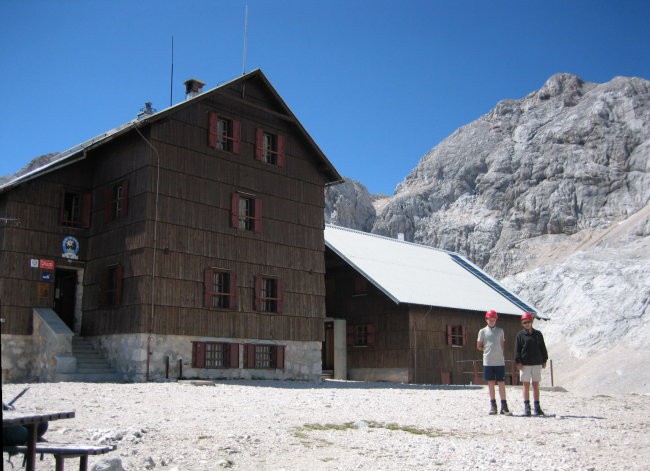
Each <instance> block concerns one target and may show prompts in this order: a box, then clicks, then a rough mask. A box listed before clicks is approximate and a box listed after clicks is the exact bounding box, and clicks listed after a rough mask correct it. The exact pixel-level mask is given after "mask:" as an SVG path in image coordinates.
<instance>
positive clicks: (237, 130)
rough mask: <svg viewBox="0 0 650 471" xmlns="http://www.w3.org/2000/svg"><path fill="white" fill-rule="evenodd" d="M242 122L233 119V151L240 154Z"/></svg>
mask: <svg viewBox="0 0 650 471" xmlns="http://www.w3.org/2000/svg"><path fill="white" fill-rule="evenodd" d="M240 143H241V123H240V122H239V121H236V120H233V122H232V153H233V154H239V149H240V147H241V145H240Z"/></svg>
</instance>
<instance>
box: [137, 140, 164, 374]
mask: <svg viewBox="0 0 650 471" xmlns="http://www.w3.org/2000/svg"><path fill="white" fill-rule="evenodd" d="M135 130H136V131H137V132H138V134H140V137H141V138H142V139H143V140H144V142H146V143H147V145H148V146H149V147H150V148H151V150H153V152H154V153H155V154H156V200H155V205H154V207H155V213H154V221H153V257H152V258H153V259H152V262H151V311H150V317H149V335H148V336H147V372H146V380H147V381H149V369H150V364H151V341H152V340H153V318H154V312H155V303H154V301H155V292H156V252H157V244H158V195H159V185H160V154H159V153H158V151H157V150H156V148H155V147H154V146H153V144H151V142H149V141H148V140H147V138H146V137H144V135H143V134H142V133H141V132H140V130H139V129H138V128H137V127H136V128H135Z"/></svg>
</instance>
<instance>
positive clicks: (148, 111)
mask: <svg viewBox="0 0 650 471" xmlns="http://www.w3.org/2000/svg"><path fill="white" fill-rule="evenodd" d="M156 111H158V110H155V109H154V108H153V106H152V103H151V102H150V101H148V102H146V103H145V104H144V108H140V112H139V113H138V120H141V119H143V118H146V117H147V116H150V115H152V114H154V113H155V112H156Z"/></svg>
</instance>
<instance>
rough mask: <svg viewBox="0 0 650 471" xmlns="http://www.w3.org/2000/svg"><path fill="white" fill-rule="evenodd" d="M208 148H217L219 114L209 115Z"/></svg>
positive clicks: (210, 113) (212, 113) (211, 113)
mask: <svg viewBox="0 0 650 471" xmlns="http://www.w3.org/2000/svg"><path fill="white" fill-rule="evenodd" d="M208 146H209V147H212V148H213V149H216V148H217V113H215V112H213V111H210V112H209V113H208Z"/></svg>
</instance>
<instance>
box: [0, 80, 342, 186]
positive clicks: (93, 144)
mask: <svg viewBox="0 0 650 471" xmlns="http://www.w3.org/2000/svg"><path fill="white" fill-rule="evenodd" d="M252 79H258V80H260V81H261V82H262V83H263V85H264V86H265V87H266V88H267V90H268V91H269V93H270V94H271V96H272V97H273V99H274V101H275V105H276V107H278V108H279V109H280V110H282V114H284V115H286V117H287V119H288V120H289V121H291V122H292V123H293V124H294V125H295V126H296V127H297V129H298V131H299V132H300V134H302V136H303V137H304V138H305V139H306V140H307V142H308V143H309V144H310V145H311V146H312V147H313V149H314V154H315V156H316V158H317V159H318V160H320V164H321V165H319V168H320V170H321V171H322V172H323V173H326V174H327V175H328V183H335V182H339V181H342V180H343V177H342V176H341V175H340V174H339V173H338V171H337V170H336V169H335V168H334V166H333V165H332V163H331V162H330V161H329V160H328V159H327V157H326V156H325V154H323V152H322V151H321V149H320V148H319V147H318V145H317V144H316V142H315V141H314V140H313V139H312V137H311V136H310V135H309V133H307V131H306V130H305V128H304V127H303V126H302V124H301V123H300V121H298V118H296V116H295V115H294V114H293V112H292V111H291V110H290V109H289V107H288V106H287V105H286V103H285V102H284V100H283V99H282V98H281V97H280V95H279V94H278V92H277V91H276V90H275V88H273V86H272V85H271V83H270V82H269V81H268V79H267V78H266V76H265V75H264V73H263V72H262V70H261V69H256V70H254V71H252V72H249V73H247V74H244V75H242V76H241V77H238V78H236V79H234V80H231V81H229V82H226V83H223V84H221V85H218V86H217V87H215V88H213V89H211V90H208V91H205V92H203V93H200V94H198V95H196V96H194V97H192V98H190V99H188V100H185V101H182V102H180V103H177V104H176V105H173V106H170V107H169V108H166V109H164V110H162V111H159V112H157V113H154V114H151V115H145V116H144V117H141V118H139V119H138V118H136V119H133V120H131V121H128V122H126V123H124V124H121V125H119V126H117V127H115V128H113V129H110V130H108V131H106V132H104V133H102V134H99V135H98V136H95V137H93V138H91V139H88V140H87V141H84V142H82V143H81V144H78V145H76V146H74V147H72V148H70V149H68V150H66V151H64V152H61V153H59V154H57V155H56V156H55V157H53V158H52V160H51V161H49V162H48V163H47V164H45V165H43V166H41V167H38V168H36V169H34V170H31V171H30V172H27V173H25V174H23V175H20V176H18V177H16V178H14V179H12V180H9V181H8V182H6V183H4V184H0V193H2V192H4V191H7V190H8V189H10V188H12V187H14V186H17V185H19V184H21V183H23V182H26V181H28V180H31V179H33V178H36V177H38V176H40V175H43V174H45V173H49V172H52V171H54V170H57V169H59V168H61V167H64V166H66V165H70V164H71V163H74V162H76V161H78V160H81V159H85V158H86V153H87V152H88V151H90V150H92V149H94V148H97V147H99V146H101V145H104V144H106V143H108V142H111V141H113V140H114V139H116V138H117V137H119V136H121V135H123V134H125V133H127V132H130V131H132V130H133V129H134V128H136V127H137V128H142V127H144V126H146V125H148V124H151V123H154V122H156V121H158V120H160V119H162V118H163V117H165V116H167V115H169V114H170V113H173V112H174V111H178V110H180V109H183V108H185V107H187V106H191V105H193V104H195V103H198V102H200V101H202V100H204V99H206V98H208V97H209V96H211V95H213V94H216V93H218V92H219V91H220V90H223V89H225V88H228V87H231V86H233V85H235V84H237V83H239V82H243V81H247V80H252ZM253 106H255V105H253Z"/></svg>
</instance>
